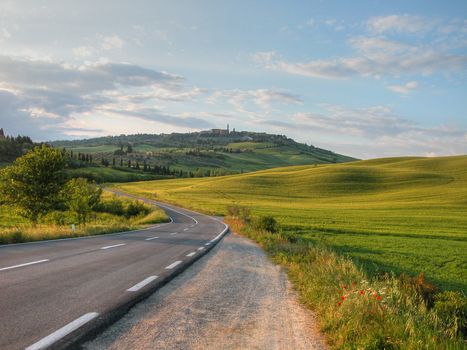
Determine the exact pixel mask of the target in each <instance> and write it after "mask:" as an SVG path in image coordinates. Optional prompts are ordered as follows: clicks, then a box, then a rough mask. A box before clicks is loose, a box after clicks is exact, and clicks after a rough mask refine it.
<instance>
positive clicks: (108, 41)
mask: <svg viewBox="0 0 467 350" xmlns="http://www.w3.org/2000/svg"><path fill="white" fill-rule="evenodd" d="M100 39H101V48H102V49H103V50H114V49H122V48H123V46H124V45H125V41H124V40H123V39H122V38H120V37H119V36H118V35H116V34H113V35H111V36H101V37H100Z"/></svg>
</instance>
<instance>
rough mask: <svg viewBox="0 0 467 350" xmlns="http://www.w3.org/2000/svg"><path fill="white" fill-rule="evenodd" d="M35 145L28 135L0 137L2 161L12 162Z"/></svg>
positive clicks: (0, 156) (0, 160)
mask: <svg viewBox="0 0 467 350" xmlns="http://www.w3.org/2000/svg"><path fill="white" fill-rule="evenodd" d="M33 147H34V142H32V140H31V138H30V137H28V136H16V137H13V136H6V137H4V138H0V162H8V163H9V162H12V161H14V160H15V159H16V158H18V157H19V156H22V155H23V154H24V153H26V152H27V151H29V150H30V149H32V148H33Z"/></svg>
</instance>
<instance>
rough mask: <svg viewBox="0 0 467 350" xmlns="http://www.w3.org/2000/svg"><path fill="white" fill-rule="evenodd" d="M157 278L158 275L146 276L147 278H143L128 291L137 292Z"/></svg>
mask: <svg viewBox="0 0 467 350" xmlns="http://www.w3.org/2000/svg"><path fill="white" fill-rule="evenodd" d="M156 278H157V276H149V277H148V278H146V279H144V280H142V281H141V282H139V283H137V284H135V285H134V286H133V287H131V288H128V289H127V291H128V292H137V291H138V290H140V289H141V288H143V287H144V286H146V285H148V284H149V283H151V282H152V281H154V280H155V279H156Z"/></svg>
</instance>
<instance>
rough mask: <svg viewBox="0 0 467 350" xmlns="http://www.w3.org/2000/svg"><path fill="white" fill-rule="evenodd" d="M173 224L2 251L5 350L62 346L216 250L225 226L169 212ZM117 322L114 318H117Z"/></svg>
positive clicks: (1, 345)
mask: <svg viewBox="0 0 467 350" xmlns="http://www.w3.org/2000/svg"><path fill="white" fill-rule="evenodd" d="M163 209H164V210H166V212H167V214H168V215H169V216H170V217H171V218H172V220H173V221H172V222H171V223H168V224H161V225H156V226H155V227H152V228H149V229H145V230H139V231H133V232H127V233H123V234H113V235H102V236H96V237H88V238H78V239H67V240H56V241H47V242H37V243H26V244H17V245H10V246H1V247H0V349H2V350H10V349H25V348H27V349H28V350H37V349H43V348H48V347H50V346H52V347H62V346H64V345H67V344H69V343H68V342H69V341H71V340H75V339H74V338H76V337H77V335H78V334H82V333H85V332H89V331H92V329H94V328H95V327H96V326H97V325H100V326H102V325H104V324H105V323H106V322H107V323H109V322H111V320H113V319H115V317H116V316H115V315H117V314H118V310H122V305H123V306H125V305H127V306H128V307H129V306H131V305H133V304H134V301H135V300H137V299H138V298H139V299H141V298H143V296H147V295H148V294H149V292H150V291H151V290H153V289H154V288H156V287H157V285H158V284H161V281H164V280H168V279H169V278H170V276H171V275H173V274H176V273H177V271H180V270H181V269H183V268H184V267H185V266H186V265H188V264H190V263H191V262H192V261H194V260H196V259H197V257H199V256H200V255H202V254H203V252H204V251H206V250H207V249H209V248H211V247H212V246H213V245H214V244H215V243H216V242H217V241H218V240H219V239H220V238H221V237H222V235H223V233H224V232H225V231H226V229H227V228H226V225H225V224H223V223H222V222H220V221H218V220H217V219H216V218H212V217H209V216H206V215H202V214H199V213H194V212H191V211H187V210H184V209H181V208H177V207H173V206H169V205H164V207H163ZM112 317H113V319H112Z"/></svg>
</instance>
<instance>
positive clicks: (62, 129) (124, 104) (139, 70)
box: [0, 56, 212, 140]
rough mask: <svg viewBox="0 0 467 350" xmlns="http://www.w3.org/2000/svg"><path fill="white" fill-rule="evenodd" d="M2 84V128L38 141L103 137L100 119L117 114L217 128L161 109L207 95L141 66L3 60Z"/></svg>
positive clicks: (181, 125) (0, 69) (0, 63)
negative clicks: (69, 135)
mask: <svg viewBox="0 0 467 350" xmlns="http://www.w3.org/2000/svg"><path fill="white" fill-rule="evenodd" d="M0 81H1V84H0V104H1V106H0V121H1V124H2V127H3V128H5V129H6V130H8V132H10V133H12V132H20V133H22V134H25V133H26V134H29V135H31V136H33V137H35V138H36V139H37V138H39V139H41V140H44V139H45V140H46V139H50V138H56V137H63V134H64V133H69V132H70V133H73V134H76V133H78V134H83V133H86V132H87V131H86V130H87V129H89V130H88V131H89V133H91V134H92V135H94V134H96V133H100V134H102V133H105V132H106V128H105V125H104V126H103V127H99V128H96V125H99V119H100V118H107V119H109V120H110V119H111V118H112V117H115V115H117V114H118V115H120V116H124V117H132V118H137V119H139V120H140V121H141V120H145V121H150V122H154V123H157V125H170V126H171V127H175V128H192V129H196V128H200V127H207V126H212V124H211V123H209V122H207V121H205V120H203V119H200V118H197V117H195V116H187V115H185V114H181V113H170V112H167V111H161V109H160V108H159V107H158V106H156V103H157V102H158V101H173V102H179V101H188V100H191V99H194V98H196V97H197V96H199V95H201V94H203V93H205V92H206V91H205V90H204V89H201V88H197V87H194V88H191V89H186V88H185V87H184V84H183V83H184V78H183V77H181V76H179V75H174V74H170V73H167V72H164V71H156V70H152V69H147V68H143V67H140V66H137V65H131V64H125V63H114V62H107V61H98V62H93V63H87V64H83V65H73V64H68V63H63V62H54V61H38V60H28V59H23V60H18V59H13V58H10V57H5V56H0ZM91 116H92V117H91ZM82 118H88V119H89V118H91V122H90V123H89V125H87V127H83V125H82V124H81V123H80V122H79V121H80V120H81V119H82ZM69 128H71V129H69ZM67 130H68V131H67ZM107 130H108V129H107ZM89 133H88V134H87V135H89Z"/></svg>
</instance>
